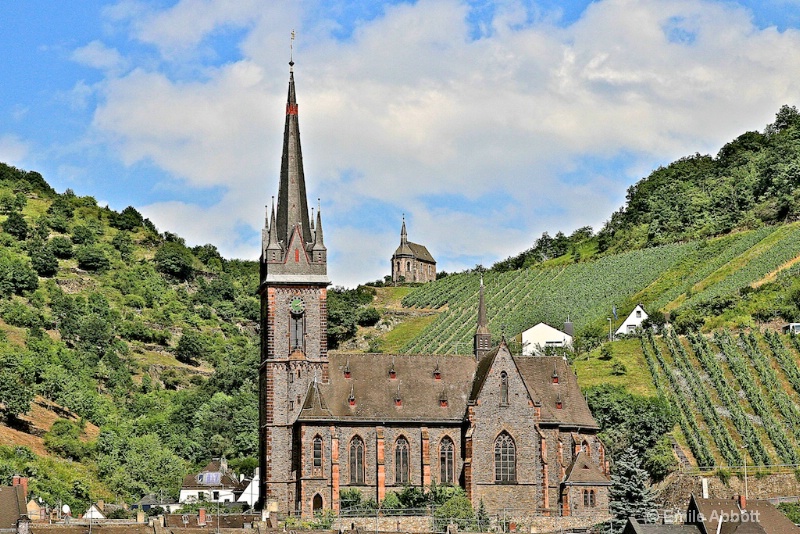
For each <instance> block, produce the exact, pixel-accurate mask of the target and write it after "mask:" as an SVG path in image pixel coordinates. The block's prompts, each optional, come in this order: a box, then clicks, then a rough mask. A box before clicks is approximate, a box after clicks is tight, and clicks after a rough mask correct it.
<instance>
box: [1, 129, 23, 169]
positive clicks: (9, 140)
mask: <svg viewBox="0 0 800 534" xmlns="http://www.w3.org/2000/svg"><path fill="white" fill-rule="evenodd" d="M29 152H30V147H29V146H28V143H26V142H25V141H23V140H22V139H20V138H19V137H17V136H16V135H11V134H5V135H0V161H2V162H5V163H7V164H9V165H13V166H15V167H23V161H24V160H25V158H26V157H27V156H28V153H29Z"/></svg>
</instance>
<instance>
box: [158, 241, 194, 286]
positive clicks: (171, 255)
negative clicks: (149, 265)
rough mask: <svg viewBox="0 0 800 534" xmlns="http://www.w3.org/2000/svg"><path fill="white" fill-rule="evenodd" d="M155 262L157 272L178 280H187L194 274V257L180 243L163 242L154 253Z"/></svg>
mask: <svg viewBox="0 0 800 534" xmlns="http://www.w3.org/2000/svg"><path fill="white" fill-rule="evenodd" d="M155 261H156V268H157V269H158V270H159V271H161V272H162V273H164V274H167V275H170V276H174V277H175V278H178V279H180V280H188V279H190V278H191V277H192V275H193V274H194V269H193V268H192V262H193V261H194V256H193V255H192V253H191V251H189V249H187V248H186V246H185V245H183V244H182V243H178V242H175V241H167V242H165V243H164V244H163V245H161V246H160V247H159V249H158V250H157V251H156V255H155Z"/></svg>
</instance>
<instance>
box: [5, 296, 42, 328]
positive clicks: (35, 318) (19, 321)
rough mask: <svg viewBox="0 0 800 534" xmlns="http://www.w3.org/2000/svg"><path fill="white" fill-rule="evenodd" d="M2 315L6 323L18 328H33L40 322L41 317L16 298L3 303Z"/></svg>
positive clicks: (39, 324)
mask: <svg viewBox="0 0 800 534" xmlns="http://www.w3.org/2000/svg"><path fill="white" fill-rule="evenodd" d="M2 316H3V320H4V321H5V322H7V323H8V324H10V325H11V326H17V327H20V328H33V327H36V326H41V324H42V317H41V316H40V315H39V313H38V312H37V311H36V310H34V309H32V308H29V307H28V306H26V305H25V304H23V303H22V302H19V301H16V300H12V301H9V302H6V303H4V304H3V308H2Z"/></svg>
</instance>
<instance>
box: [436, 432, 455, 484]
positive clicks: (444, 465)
mask: <svg viewBox="0 0 800 534" xmlns="http://www.w3.org/2000/svg"><path fill="white" fill-rule="evenodd" d="M453 448H454V447H453V440H452V439H450V438H449V437H448V436H445V437H444V438H442V441H441V443H440V444H439V470H440V478H441V482H442V484H453V483H454V476H453V475H454V474H455V469H454V457H453Z"/></svg>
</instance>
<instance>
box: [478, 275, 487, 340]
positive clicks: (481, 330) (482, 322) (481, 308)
mask: <svg viewBox="0 0 800 534" xmlns="http://www.w3.org/2000/svg"><path fill="white" fill-rule="evenodd" d="M476 333H478V334H488V333H489V324H488V322H487V321H486V300H485V299H484V297H483V273H481V288H480V290H479V292H478V328H477V330H476Z"/></svg>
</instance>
